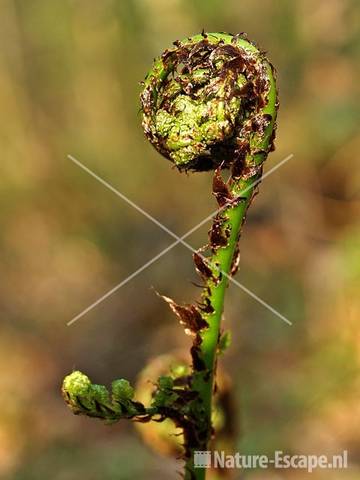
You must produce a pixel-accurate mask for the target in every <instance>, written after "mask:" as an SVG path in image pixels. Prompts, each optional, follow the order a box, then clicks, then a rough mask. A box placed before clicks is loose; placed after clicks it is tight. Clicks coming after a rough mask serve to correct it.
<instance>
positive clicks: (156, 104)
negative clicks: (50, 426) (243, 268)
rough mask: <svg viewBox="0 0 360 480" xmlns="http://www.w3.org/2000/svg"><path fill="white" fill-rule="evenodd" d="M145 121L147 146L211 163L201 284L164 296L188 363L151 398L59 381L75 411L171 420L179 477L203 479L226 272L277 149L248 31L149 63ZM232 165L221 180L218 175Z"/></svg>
mask: <svg viewBox="0 0 360 480" xmlns="http://www.w3.org/2000/svg"><path fill="white" fill-rule="evenodd" d="M141 105H142V111H143V128H144V132H145V135H146V136H147V138H148V139H149V141H150V142H151V144H152V145H153V146H154V147H155V148H156V149H157V150H158V151H159V152H160V153H161V154H162V155H163V156H164V157H166V158H167V159H168V160H170V161H171V162H173V164H174V165H175V166H176V167H177V168H178V170H179V171H187V172H200V171H209V170H214V176H213V186H212V191H213V194H214V196H215V198H216V201H217V203H218V207H219V209H218V212H217V214H216V215H215V216H214V218H213V224H212V227H211V229H210V232H209V239H208V243H207V244H206V245H205V246H204V247H202V248H200V249H199V250H198V251H197V252H196V253H194V255H193V258H194V263H195V267H196V271H197V272H198V274H199V276H200V277H201V279H202V282H203V289H202V293H201V297H200V299H199V301H198V302H196V303H195V304H187V305H178V304H177V303H176V302H175V301H174V300H172V299H170V298H167V297H163V298H164V300H165V301H166V302H167V303H168V304H169V306H170V308H171V310H172V311H173V312H174V313H175V315H176V316H177V317H178V318H179V320H180V323H181V324H182V325H183V326H184V328H185V333H187V334H188V335H191V336H192V338H193V343H192V346H191V352H190V353H191V359H192V364H191V367H189V368H190V370H189V371H186V374H185V373H184V371H183V370H181V369H180V370H179V369H178V370H177V371H176V372H175V371H170V372H169V373H168V374H166V375H162V376H160V378H159V379H158V380H157V383H156V387H155V388H154V391H153V392H152V397H151V402H150V404H149V405H144V404H143V403H142V402H139V401H136V399H135V392H134V389H133V387H132V386H131V385H130V384H129V382H128V381H127V380H125V379H120V380H115V381H114V382H113V384H112V391H111V393H110V392H109V390H108V389H107V388H106V387H104V386H102V385H95V384H92V383H91V381H90V380H89V378H88V377H87V376H86V375H84V374H82V373H81V372H73V373H72V374H70V375H69V376H67V377H66V378H65V380H64V382H63V388H62V391H63V395H64V398H65V400H66V402H67V404H68V405H69V406H70V408H71V409H72V411H73V412H74V413H75V414H84V415H88V416H90V417H96V418H101V419H104V420H105V421H107V422H110V423H111V422H115V421H117V420H119V419H122V418H129V419H132V420H136V421H140V422H150V421H151V420H155V421H163V420H165V419H171V420H172V421H173V422H174V423H175V425H176V427H178V428H179V429H181V431H182V434H183V457H184V460H185V468H184V478H185V479H186V480H194V479H195V480H201V479H204V478H205V474H206V470H205V469H200V468H195V465H194V462H193V457H194V452H195V451H202V450H208V449H209V445H210V441H211V439H212V438H213V436H214V428H213V425H212V411H213V408H214V405H213V397H214V392H215V390H216V369H217V357H218V355H219V353H220V351H221V350H222V349H223V348H224V346H226V344H227V343H228V337H227V336H226V334H224V333H223V332H222V329H221V318H222V314H223V310H224V298H225V293H226V288H227V286H228V282H229V278H230V277H231V276H233V275H235V273H236V271H237V269H238V264H239V245H238V244H239V237H240V233H241V229H242V226H243V224H244V221H245V217H246V212H247V209H248V208H249V206H250V204H251V201H252V199H253V198H254V195H255V193H256V190H257V185H258V184H259V181H260V179H261V175H262V168H263V163H264V161H265V159H266V157H267V155H268V153H269V152H270V151H271V150H273V148H274V138H275V129H276V123H275V122H276V113H277V108H278V101H277V91H276V85H275V78H274V69H273V67H272V65H271V64H270V63H269V61H268V60H267V58H266V56H265V54H264V53H263V52H261V51H260V50H259V49H258V48H257V47H256V46H255V45H254V44H253V43H251V42H250V41H249V40H248V39H247V37H246V35H244V34H240V35H230V34H225V33H204V32H203V33H202V34H200V35H195V36H193V37H190V38H186V39H184V40H182V41H176V42H174V45H173V47H172V48H170V49H168V50H165V51H164V53H163V54H162V55H161V56H160V57H159V58H157V59H156V60H155V61H154V64H153V67H152V69H151V70H150V72H149V74H148V75H147V77H146V79H145V81H144V82H143V89H142V93H141ZM224 170H228V171H229V175H228V179H227V180H226V181H225V180H224V178H223V175H222V172H223V171H224Z"/></svg>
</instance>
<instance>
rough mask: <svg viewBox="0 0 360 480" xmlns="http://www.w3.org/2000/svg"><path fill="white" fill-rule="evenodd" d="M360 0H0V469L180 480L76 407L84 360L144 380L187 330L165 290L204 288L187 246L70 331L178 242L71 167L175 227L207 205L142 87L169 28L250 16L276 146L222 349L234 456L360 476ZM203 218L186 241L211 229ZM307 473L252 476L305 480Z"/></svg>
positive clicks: (185, 225) (239, 25)
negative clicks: (176, 166)
mask: <svg viewBox="0 0 360 480" xmlns="http://www.w3.org/2000/svg"><path fill="white" fill-rule="evenodd" d="M359 24H360V5H359V2H358V1H357V0H318V1H316V2H314V1H310V0H297V1H296V2H292V1H286V0H278V1H275V0H265V1H260V0H244V1H241V2H239V1H238V0H228V1H222V0H194V1H190V0H117V1H116V0H103V1H101V2H100V1H85V0H52V1H46V0H31V1H28V0H2V1H1V3H0V45H1V47H0V105H1V115H2V121H1V137H0V142H1V156H2V162H1V163H2V174H1V177H0V195H1V196H0V202H1V203H0V221H1V232H2V234H1V237H0V242H1V257H2V263H1V264H2V267H1V273H0V275H1V280H0V302H1V325H0V362H1V363H0V365H1V367H0V372H1V374H0V380H1V416H0V477H1V478H4V479H8V480H15V479H16V480H39V479H40V480H42V479H46V480H47V479H49V478H51V479H52V480H75V479H76V480H77V479H78V478H86V479H87V480H97V479H101V480H113V479H117V480H120V479H121V480H127V479H132V478H137V479H146V480H152V479H154V480H155V479H157V480H161V479H164V480H165V479H168V478H173V476H172V474H171V472H173V471H174V465H173V463H172V462H171V461H168V460H163V459H160V458H159V457H157V456H155V455H154V454H152V453H151V452H149V451H148V449H147V448H146V447H145V446H144V445H143V444H142V443H141V440H140V439H139V438H138V436H137V435H136V433H135V432H134V430H133V428H132V426H131V425H129V424H127V423H126V422H123V423H120V424H119V425H117V426H113V427H106V426H104V425H102V424H101V423H98V422H95V421H91V420H88V419H86V418H76V417H74V416H72V415H71V413H70V412H69V411H68V410H67V408H66V407H65V405H64V403H63V402H62V399H61V397H60V392H59V387H60V383H61V380H62V377H63V376H64V374H67V373H68V372H69V371H71V369H72V368H79V369H83V370H84V371H86V372H88V373H89V375H90V376H91V377H92V378H93V380H94V381H97V382H109V381H110V380H111V379H113V378H115V377H122V376H124V377H128V378H130V379H131V380H134V379H135V377H136V373H137V372H139V371H140V370H141V368H142V366H143V365H144V364H145V363H146V360H147V359H148V358H150V357H152V356H154V355H156V354H160V353H166V352H167V351H168V350H170V349H172V348H180V347H183V346H186V345H187V340H186V338H185V337H184V335H183V332H182V331H181V328H179V326H178V324H177V322H176V321H175V319H174V318H173V317H172V316H171V314H170V313H169V312H168V309H167V308H166V306H164V304H163V302H162V301H161V300H159V298H158V297H157V296H156V295H154V292H153V290H152V289H151V288H150V287H151V286H154V287H155V288H156V289H157V290H158V291H160V292H161V293H164V294H165V295H169V296H172V297H174V298H176V299H177V300H179V301H183V300H191V299H192V298H194V297H195V295H196V290H195V287H194V286H193V285H192V284H191V282H190V280H195V279H196V277H195V275H194V273H193V265H192V262H191V255H190V254H189V252H188V251H187V250H186V249H184V248H183V247H181V246H178V247H176V248H175V249H174V250H172V251H171V253H169V254H168V255H166V256H165V257H163V258H162V259H161V260H160V261H159V262H157V263H156V264H154V265H153V266H152V267H151V268H150V269H148V270H147V271H145V272H144V273H143V274H142V275H140V276H139V277H137V278H136V279H134V280H133V281H132V282H131V283H129V284H128V285H126V286H125V287H124V288H122V289H120V290H119V291H118V292H117V293H116V294H114V295H113V296H111V297H110V298H109V299H107V300H106V301H105V302H104V303H102V304H101V305H99V306H98V307H97V308H95V309H94V310H93V311H91V312H90V313H88V314H87V315H86V316H85V317H83V318H82V319H80V320H79V321H78V322H77V323H75V324H74V325H73V326H71V327H67V326H66V322H67V321H69V320H70V319H71V318H72V317H73V316H74V315H76V314H77V313H79V312H80V311H81V310H82V309H84V308H85V307H86V306H87V305H89V304H90V303H92V302H93V301H95V300H96V299H97V298H98V297H99V296H101V295H102V294H103V293H104V292H106V291H107V290H109V289H110V288H112V287H113V286H114V285H116V284H117V283H119V282H120V281H121V280H122V279H123V278H125V277H126V276H127V275H128V274H130V273H131V272H132V271H134V270H136V269H137V268H138V267H139V266H141V265H142V264H143V263H144V262H145V261H147V260H148V259H150V258H151V257H152V256H154V255H155V254H156V253H158V252H160V251H161V250H162V249H163V248H164V247H165V246H167V245H168V244H169V243H171V241H172V239H171V238H170V237H168V236H167V235H166V233H164V232H162V231H161V230H159V229H158V228H157V227H156V226H154V225H153V224H151V223H150V222H149V221H148V220H146V219H145V218H144V217H142V216H141V215H139V214H138V213H137V212H136V211H135V210H133V209H132V208H130V207H129V206H128V205H126V204H125V203H123V202H122V201H121V200H120V199H119V198H117V197H115V196H114V195H113V194H112V193H111V192H109V191H107V190H106V189H105V188H104V187H103V186H102V185H101V184H99V183H98V182H96V180H94V179H93V178H91V177H90V176H89V175H87V174H86V173H85V172H83V171H82V170H80V169H79V168H78V167H77V166H76V165H74V164H73V163H71V162H70V161H69V160H68V159H67V158H66V155H67V154H68V153H71V154H73V155H74V156H75V157H77V158H78V159H79V160H80V161H82V162H84V163H85V164H86V165H87V166H89V167H90V168H92V169H93V170H94V171H95V172H97V173H98V174H99V175H101V176H102V177H103V178H105V179H107V180H108V181H109V182H110V183H112V184H113V185H114V186H115V187H117V188H118V189H119V190H120V191H122V192H124V193H125V194H126V195H127V196H129V197H130V198H131V199H133V200H135V201H136V202H137V203H138V204H139V205H141V206H142V207H143V208H145V209H146V210H147V211H149V212H150V213H151V214H153V215H154V216H155V217H156V218H159V219H160V220H161V221H162V222H163V223H164V224H165V225H167V226H168V227H169V228H172V229H173V230H174V231H176V232H178V233H179V234H181V233H183V232H185V231H186V230H187V229H189V228H191V227H192V226H193V225H195V224H196V223H197V222H198V221H200V220H201V219H202V218H204V217H205V216H206V215H208V214H209V212H211V211H212V210H213V209H214V205H215V202H214V199H212V198H211V195H210V184H211V177H210V174H201V175H190V176H186V175H180V174H179V173H177V172H176V171H175V170H173V169H172V168H171V165H170V164H169V163H168V162H166V161H165V160H163V159H162V158H160V156H159V155H158V154H156V152H155V151H153V150H152V149H151V147H150V146H149V145H148V144H147V142H146V141H145V139H144V138H143V134H142V130H141V127H140V116H139V102H138V93H139V83H138V82H139V81H140V80H141V79H142V78H143V77H144V75H145V73H146V71H147V69H148V68H149V66H150V63H151V60H152V58H153V57H154V56H156V55H158V54H159V53H160V52H161V51H162V50H163V49H164V48H166V47H167V46H168V45H171V42H172V41H173V40H175V39H177V38H183V37H185V36H187V35H191V34H194V33H196V32H199V31H201V30H202V29H203V28H205V30H207V31H228V32H231V33H237V32H239V31H246V32H247V33H248V34H249V37H250V38H251V39H254V40H255V41H256V42H258V44H259V45H260V46H262V47H263V48H265V49H266V50H267V51H268V54H269V56H270V58H271V60H272V61H273V63H274V64H275V65H276V67H277V70H278V81H279V89H280V99H281V108H280V113H279V122H278V125H279V126H278V139H277V150H276V152H275V153H274V154H272V155H271V157H270V158H269V160H268V164H267V168H270V167H271V166H273V165H275V164H276V162H279V161H281V160H282V159H283V158H284V157H285V156H287V155H288V154H290V153H293V154H294V158H293V159H292V160H291V161H289V162H288V163H287V164H286V166H283V167H282V168H281V169H279V170H278V171H277V172H276V173H274V174H273V175H272V176H271V177H269V178H267V179H266V180H264V182H263V184H262V185H261V188H260V195H259V196H258V197H257V198H256V201H255V202H254V204H253V206H252V208H251V210H250V212H249V217H248V221H247V224H246V227H245V235H244V238H243V239H242V241H241V252H242V259H241V268H240V272H239V274H238V279H239V280H240V281H241V282H242V283H244V284H245V285H246V286H248V287H249V288H250V289H252V290H253V291H254V292H255V293H257V294H258V295H259V296H260V297H261V298H263V299H264V300H266V301H267V302H269V303H270V304H271V305H273V306H274V307H275V308H276V309H278V310H279V311H280V312H282V313H283V314H284V315H286V316H287V317H288V318H289V319H291V321H292V322H293V326H292V327H289V326H287V325H286V324H285V323H283V322H282V321H281V320H280V319H278V318H277V317H275V316H273V315H272V314H271V313H270V312H269V311H267V310H265V309H264V308H263V307H262V306H261V305H259V304H258V303H256V302H255V301H254V300H253V299H251V298H250V297H249V296H247V295H246V294H245V293H244V292H242V291H241V290H239V289H237V288H236V287H234V286H232V287H231V288H229V296H228V299H227V308H226V326H227V327H230V328H231V329H232V330H233V333H234V341H233V345H232V347H231V349H230V351H229V352H228V354H227V356H226V358H224V360H223V363H224V365H225V366H226V365H227V367H228V371H229V372H230V374H231V375H232V377H233V379H234V382H235V384H236V385H237V387H236V391H235V395H236V401H237V405H238V410H239V417H238V419H236V420H235V419H234V421H236V422H238V423H239V425H241V437H240V438H239V440H238V448H239V450H240V451H241V452H243V453H269V454H272V452H273V451H274V450H275V449H282V450H284V451H286V452H289V453H294V452H295V453H319V452H320V453H329V454H332V453H338V452H339V451H342V450H343V449H348V450H349V458H350V461H351V468H350V469H349V470H347V471H339V472H330V471H319V472H316V473H315V474H313V478H314V479H316V480H318V479H319V480H322V479H325V478H326V479H337V480H339V479H340V480H347V479H355V478H358V477H359V475H360V434H359V425H360V403H359V393H360V381H359V364H360V327H359V322H358V321H359V316H360V315H359V313H360V302H359V295H358V291H357V289H358V287H359V279H360V259H359V231H360V229H359V223H358V219H359V176H360V175H359V168H358V162H359V160H358V155H359V154H358V152H359V148H360V132H359V119H360V102H359V63H358V62H357V60H358V59H359V54H360V35H359ZM205 236H206V228H202V229H200V231H199V232H197V233H196V234H194V235H193V236H192V237H191V238H190V239H189V240H190V241H191V243H192V244H193V245H194V246H195V247H198V246H200V245H202V244H203V243H204V238H205ZM305 476H306V474H304V473H301V472H295V471H286V472H281V476H279V475H278V473H275V472H274V473H271V472H268V471H266V472H252V471H247V472H246V474H245V475H244V477H242V478H249V479H250V478H251V479H256V478H261V479H262V480H267V479H269V480H270V479H278V478H286V479H291V480H292V479H302V478H303V477H305Z"/></svg>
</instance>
